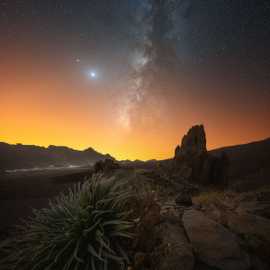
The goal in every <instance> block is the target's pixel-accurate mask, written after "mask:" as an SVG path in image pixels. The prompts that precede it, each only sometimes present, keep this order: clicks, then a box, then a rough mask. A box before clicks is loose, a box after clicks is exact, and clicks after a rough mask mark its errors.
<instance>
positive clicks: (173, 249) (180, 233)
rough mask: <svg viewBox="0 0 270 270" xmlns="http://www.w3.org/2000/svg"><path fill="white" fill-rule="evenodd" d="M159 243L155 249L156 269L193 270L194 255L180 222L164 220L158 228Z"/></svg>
mask: <svg viewBox="0 0 270 270" xmlns="http://www.w3.org/2000/svg"><path fill="white" fill-rule="evenodd" d="M156 230H157V232H156V234H157V235H158V238H159V243H160V244H159V245H158V246H157V247H156V248H155V250H154V255H153V258H154V262H153V264H154V266H155V268H154V269H156V270H192V269H193V268H194V263H195V259H194V255H193V251H192V247H191V245H190V243H189V242H188V239H187V237H186V235H185V231H184V229H183V228H182V227H180V223H171V222H164V223H161V224H160V225H159V226H158V228H157V229H156Z"/></svg>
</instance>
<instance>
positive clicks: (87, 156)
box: [0, 142, 112, 172]
mask: <svg viewBox="0 0 270 270" xmlns="http://www.w3.org/2000/svg"><path fill="white" fill-rule="evenodd" d="M105 158H112V157H111V156H110V155H108V154H107V155H103V154H101V153H98V152H97V151H95V150H94V149H93V148H88V149H86V150H83V151H78V150H74V149H71V148H68V147H65V146H53V145H50V146H49V147H47V148H46V147H40V146H35V145H23V144H16V145H12V144H7V143H2V142H0V172H1V170H2V171H3V170H14V169H29V168H35V167H36V168H46V167H50V166H54V167H64V166H70V165H72V166H85V165H92V164H94V163H95V162H96V161H98V160H103V159H105Z"/></svg>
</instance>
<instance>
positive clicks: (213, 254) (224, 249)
mask: <svg viewBox="0 0 270 270" xmlns="http://www.w3.org/2000/svg"><path fill="white" fill-rule="evenodd" d="M182 220H183V224H184V227H185V230H186V233H187V235H188V237H189V239H190V242H191V244H192V247H193V249H194V252H195V254H196V255H197V256H198V258H199V260H201V261H202V262H204V263H206V264H207V265H209V266H212V267H216V268H217V269H220V270H245V269H249V267H250V260H249V256H248V255H247V254H246V252H245V251H243V250H242V249H241V248H240V245H239V241H238V237H237V236H236V235H235V234H234V233H232V232H230V231H229V230H228V229H226V228H225V227H224V226H222V225H220V224H218V223H217V222H215V221H213V220H211V219H209V218H207V217H206V216H205V215H204V214H203V213H202V212H200V211H197V210H194V209H192V210H186V211H185V212H184V215H183V218H182Z"/></svg>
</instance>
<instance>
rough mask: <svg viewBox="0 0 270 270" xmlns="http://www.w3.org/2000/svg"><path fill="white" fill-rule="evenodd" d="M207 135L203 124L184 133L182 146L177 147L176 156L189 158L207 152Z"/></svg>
mask: <svg viewBox="0 0 270 270" xmlns="http://www.w3.org/2000/svg"><path fill="white" fill-rule="evenodd" d="M206 152H207V150H206V135H205V131H204V127H203V125H196V126H193V127H192V128H191V129H190V130H189V131H188V133H187V134H186V135H184V137H183V139H182V143H181V147H179V146H177V147H176V149H175V157H176V158H187V157H194V156H200V155H202V154H205V153H206Z"/></svg>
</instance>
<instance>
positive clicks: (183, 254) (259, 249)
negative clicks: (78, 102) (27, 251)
mask: <svg viewBox="0 0 270 270" xmlns="http://www.w3.org/2000/svg"><path fill="white" fill-rule="evenodd" d="M18 147H19V148H20V147H22V146H18ZM15 148H16V147H15ZM31 148H32V149H33V147H31ZM21 149H22V148H20V155H19V157H16V159H15V163H14V164H13V165H12V164H11V163H12V160H13V159H12V156H8V162H6V161H5V156H3V155H2V156H1V160H2V161H1V162H2V164H9V167H8V168H13V169H18V168H22V167H23V166H19V167H16V164H18V162H19V160H20V159H21V158H23V152H22V151H21ZM27 149H28V148H27ZM58 150H59V149H58ZM35 151H38V152H39V154H40V155H41V152H42V151H45V153H47V152H48V151H51V150H48V149H47V150H46V149H45V150H44V149H43V150H41V149H39V148H35V150H34V152H35ZM62 151H64V152H65V151H66V149H65V148H62ZM69 151H71V152H72V151H73V150H68V152H69ZM13 153H14V152H13ZM36 153H37V152H35V154H34V155H36ZM72 153H73V152H72ZM77 154H78V153H77ZM77 154H76V155H77ZM78 155H79V154H78ZM82 155H83V156H84V155H85V153H84V154H82ZM32 157H33V155H32ZM98 157H102V158H101V159H100V160H99V162H97V163H96V164H95V165H94V166H84V167H83V166H81V167H77V168H61V169H60V168H58V169H44V170H36V171H31V170H30V171H27V170H25V171H14V172H8V173H7V172H6V173H2V175H1V181H0V200H1V202H0V204H1V211H0V220H1V225H0V233H1V238H6V236H7V235H9V234H11V235H12V227H14V226H15V225H17V224H18V223H19V220H20V219H21V218H26V217H27V216H29V215H31V211H32V208H43V207H46V206H48V199H52V198H54V197H55V196H56V195H57V194H59V193H60V192H63V191H65V190H67V189H68V188H69V187H71V186H73V185H74V183H77V182H81V181H85V180H86V179H87V178H89V177H90V176H91V175H92V173H93V172H99V173H103V174H104V175H105V176H106V177H115V178H116V179H117V180H118V181H128V182H129V183H130V186H131V187H132V188H133V189H132V190H134V194H137V196H139V197H140V198H141V199H140V201H141V202H142V203H145V207H144V212H143V214H142V215H141V217H140V219H139V223H138V225H137V226H138V228H137V229H138V230H139V234H138V235H137V239H136V241H135V244H134V246H133V247H132V249H133V251H132V252H133V255H132V256H134V259H133V268H131V269H135V270H143V269H145V270H148V269H159V270H165V269H166V270H167V269H172V270H179V269H180V270H181V269H184V270H193V269H196V270H215V269H220V270H231V269H232V270H238V269H243V270H267V269H269V267H270V261H269V257H270V253H269V250H270V220H269V218H270V183H269V180H270V177H269V176H270V173H269V172H270V169H269V168H270V139H266V140H263V141H259V142H254V143H250V144H244V145H238V146H230V147H225V148H221V149H216V150H212V151H207V149H206V135H205V132H204V128H203V126H194V127H192V128H191V129H190V130H189V132H188V133H187V134H186V135H185V136H184V137H183V139H182V142H181V144H180V145H179V146H177V147H176V149H175V156H174V158H172V159H169V160H163V161H156V160H151V161H148V162H142V161H134V162H132V161H122V162H117V161H115V160H113V159H105V158H104V156H98ZM108 157H109V156H108ZM27 160H28V161H27V163H24V165H25V164H28V165H29V166H30V164H32V163H31V162H33V159H32V160H31V159H29V155H28V158H27ZM30 160H31V162H30ZM40 160H42V159H39V161H38V162H41V161H40ZM58 160H60V158H59V156H58ZM61 160H62V161H61V162H63V163H62V165H63V164H66V162H67V160H68V162H71V161H73V162H76V160H74V159H73V160H72V158H69V159H67V156H65V155H64V156H61ZM82 160H84V159H80V158H79V161H78V160H77V161H78V163H76V164H80V162H81V161H82ZM51 161H52V159H50V161H49V162H51ZM47 162H48V160H47ZM40 164H45V163H43V161H42V162H41V163H39V165H40ZM48 164H49V163H46V165H48ZM58 164H59V163H58ZM36 165H37V163H36V164H35V166H36ZM5 168H7V167H5ZM23 168H24V167H23ZM164 248H165V250H164ZM216 251H217V252H216ZM161 258H162V259H161Z"/></svg>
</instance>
